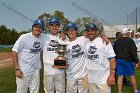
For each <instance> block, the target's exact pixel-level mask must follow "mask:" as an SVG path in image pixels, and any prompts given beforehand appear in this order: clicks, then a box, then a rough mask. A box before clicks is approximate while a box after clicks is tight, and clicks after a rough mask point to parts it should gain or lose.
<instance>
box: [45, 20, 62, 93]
mask: <svg viewBox="0 0 140 93" xmlns="http://www.w3.org/2000/svg"><path fill="white" fill-rule="evenodd" d="M59 27H60V22H59V19H58V18H57V17H52V18H50V20H49V28H50V33H49V34H47V36H46V38H44V40H43V63H44V90H45V93H55V92H56V93H65V73H64V70H63V69H57V68H53V67H52V66H53V65H54V59H55V58H57V56H58V54H57V53H56V51H55V50H56V48H57V46H58V44H59V43H60V42H61V41H62V40H61V39H60V38H59V37H60V34H59Z"/></svg>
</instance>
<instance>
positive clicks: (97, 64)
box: [86, 37, 115, 84]
mask: <svg viewBox="0 0 140 93" xmlns="http://www.w3.org/2000/svg"><path fill="white" fill-rule="evenodd" d="M86 55H87V59H86V60H87V62H88V63H87V70H88V79H89V82H91V83H97V84H105V83H106V82H107V79H108V77H109V75H110V64H109V58H112V57H115V53H114V50H113V48H112V45H111V43H109V44H107V45H106V44H105V43H103V41H102V38H100V37H97V38H95V39H94V40H93V41H89V42H88V43H87V44H86Z"/></svg>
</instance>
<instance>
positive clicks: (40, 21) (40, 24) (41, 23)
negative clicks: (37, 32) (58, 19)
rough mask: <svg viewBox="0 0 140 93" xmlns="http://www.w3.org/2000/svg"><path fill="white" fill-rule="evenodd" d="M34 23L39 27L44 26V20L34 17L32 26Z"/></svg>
mask: <svg viewBox="0 0 140 93" xmlns="http://www.w3.org/2000/svg"><path fill="white" fill-rule="evenodd" d="M34 25H39V26H40V27H41V28H44V21H43V20H41V19H36V20H34V22H33V26H34Z"/></svg>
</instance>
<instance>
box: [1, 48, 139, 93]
mask: <svg viewBox="0 0 140 93" xmlns="http://www.w3.org/2000/svg"><path fill="white" fill-rule="evenodd" d="M5 50H6V52H9V51H11V50H10V49H5ZM0 52H4V50H1V49H0ZM40 72H41V79H40V80H41V83H40V93H44V90H43V69H41V71H40ZM128 79H130V78H129V77H128ZM136 79H137V85H138V88H140V68H138V69H136ZM15 91H16V81H15V70H14V67H13V66H10V67H6V68H1V69H0V93H15ZM112 93H117V86H116V85H114V86H113V87H112ZM123 93H133V89H132V87H127V86H124V87H123Z"/></svg>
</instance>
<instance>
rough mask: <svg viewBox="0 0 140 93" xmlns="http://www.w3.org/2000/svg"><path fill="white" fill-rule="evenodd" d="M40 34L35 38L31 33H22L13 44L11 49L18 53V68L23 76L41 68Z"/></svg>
mask: <svg viewBox="0 0 140 93" xmlns="http://www.w3.org/2000/svg"><path fill="white" fill-rule="evenodd" d="M41 40H42V34H41V35H40V37H39V38H36V37H35V36H33V35H32V32H31V33H27V34H23V35H21V36H20V37H19V39H18V40H17V41H16V43H15V44H14V46H13V48H12V50H13V51H16V52H17V53H18V63H19V68H20V70H21V71H22V72H23V74H24V76H27V75H31V74H33V73H35V72H36V71H37V70H39V69H40V68H41V61H40V51H41V50H42V42H41Z"/></svg>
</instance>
